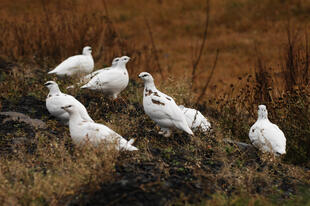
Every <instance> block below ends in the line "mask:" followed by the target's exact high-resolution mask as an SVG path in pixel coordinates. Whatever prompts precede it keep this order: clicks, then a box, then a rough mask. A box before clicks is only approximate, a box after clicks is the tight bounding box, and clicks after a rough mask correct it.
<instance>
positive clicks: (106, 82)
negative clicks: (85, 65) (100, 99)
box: [81, 56, 130, 99]
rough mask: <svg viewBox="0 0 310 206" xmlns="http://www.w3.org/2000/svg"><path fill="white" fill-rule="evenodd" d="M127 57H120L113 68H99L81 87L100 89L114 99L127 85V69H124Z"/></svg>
mask: <svg viewBox="0 0 310 206" xmlns="http://www.w3.org/2000/svg"><path fill="white" fill-rule="evenodd" d="M129 59H130V58H129V57H127V56H123V57H121V58H120V59H119V62H118V63H117V65H116V66H114V67H113V69H111V68H110V69H102V70H100V71H99V72H97V74H95V76H93V77H92V78H91V79H90V81H89V82H88V83H87V84H85V85H84V86H82V87H81V88H86V89H90V90H96V91H101V92H103V93H104V94H106V95H109V96H112V97H113V99H116V98H117V95H118V94H119V93H121V92H122V91H123V90H124V89H125V88H126V87H127V85H128V82H129V76H128V71H127V69H126V63H127V62H128V61H129Z"/></svg>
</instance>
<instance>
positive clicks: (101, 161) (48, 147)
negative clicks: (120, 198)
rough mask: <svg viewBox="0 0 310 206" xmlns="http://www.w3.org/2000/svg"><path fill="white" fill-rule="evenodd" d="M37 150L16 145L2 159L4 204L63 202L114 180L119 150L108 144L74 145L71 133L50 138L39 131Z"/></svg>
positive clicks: (0, 177) (0, 175)
mask: <svg viewBox="0 0 310 206" xmlns="http://www.w3.org/2000/svg"><path fill="white" fill-rule="evenodd" d="M34 138H35V141H34V142H33V145H35V147H36V148H35V151H34V152H30V153H29V148H24V147H23V146H22V145H21V146H16V147H15V148H14V150H13V154H12V155H10V156H2V159H1V162H0V168H1V170H0V171H1V173H0V181H1V187H0V202H1V205H46V204H48V205H61V204H64V201H65V200H66V198H67V197H68V196H71V195H73V194H76V193H78V192H80V190H81V189H82V188H83V187H85V186H87V188H88V189H89V190H90V191H92V190H96V189H97V188H98V183H100V182H102V181H110V180H111V178H112V177H113V172H114V164H115V161H116V158H117V156H118V153H117V152H116V151H113V150H111V149H107V148H106V147H100V148H93V147H84V148H74V151H71V150H70V148H68V147H69V145H68V141H67V140H68V137H67V136H64V137H63V138H62V139H52V140H49V138H48V137H47V136H45V135H44V134H42V133H41V134H40V133H36V136H35V137H34Z"/></svg>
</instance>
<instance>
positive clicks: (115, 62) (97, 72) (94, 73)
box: [82, 57, 120, 82]
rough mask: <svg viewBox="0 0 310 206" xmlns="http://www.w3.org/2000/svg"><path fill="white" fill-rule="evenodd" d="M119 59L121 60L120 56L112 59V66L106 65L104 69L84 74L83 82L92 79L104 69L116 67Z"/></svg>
mask: <svg viewBox="0 0 310 206" xmlns="http://www.w3.org/2000/svg"><path fill="white" fill-rule="evenodd" d="M119 60H120V57H116V58H114V59H113V61H112V65H111V66H110V67H105V68H102V69H98V70H96V71H94V72H92V73H90V74H88V75H86V76H84V77H83V78H82V82H86V81H89V80H91V79H92V78H93V77H94V76H96V75H97V74H99V73H100V72H102V71H106V70H110V69H114V68H116V67H117V64H118V62H119Z"/></svg>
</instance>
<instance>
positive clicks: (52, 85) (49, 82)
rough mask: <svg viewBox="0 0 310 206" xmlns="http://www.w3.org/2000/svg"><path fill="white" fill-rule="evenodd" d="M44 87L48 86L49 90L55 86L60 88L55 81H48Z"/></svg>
mask: <svg viewBox="0 0 310 206" xmlns="http://www.w3.org/2000/svg"><path fill="white" fill-rule="evenodd" d="M44 86H46V87H47V88H48V89H49V90H50V89H51V88H53V87H55V86H58V84H57V83H56V82H54V81H47V82H45V83H44Z"/></svg>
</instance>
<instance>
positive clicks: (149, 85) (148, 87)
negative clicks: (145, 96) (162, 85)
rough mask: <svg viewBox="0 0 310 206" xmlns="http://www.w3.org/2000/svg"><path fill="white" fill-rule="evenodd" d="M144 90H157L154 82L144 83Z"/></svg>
mask: <svg viewBox="0 0 310 206" xmlns="http://www.w3.org/2000/svg"><path fill="white" fill-rule="evenodd" d="M144 88H145V89H146V90H157V89H156V87H155V84H154V82H145V83H144Z"/></svg>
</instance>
